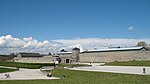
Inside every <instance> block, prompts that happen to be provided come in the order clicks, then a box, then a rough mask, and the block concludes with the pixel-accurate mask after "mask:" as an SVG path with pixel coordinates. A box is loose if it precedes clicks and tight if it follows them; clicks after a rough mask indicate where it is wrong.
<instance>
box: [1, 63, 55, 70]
mask: <svg viewBox="0 0 150 84" xmlns="http://www.w3.org/2000/svg"><path fill="white" fill-rule="evenodd" d="M53 65H54V63H19V62H0V66H9V67H18V68H28V69H39V68H40V67H41V66H53Z"/></svg>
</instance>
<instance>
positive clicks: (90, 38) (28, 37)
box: [0, 0, 150, 54]
mask: <svg viewBox="0 0 150 84" xmlns="http://www.w3.org/2000/svg"><path fill="white" fill-rule="evenodd" d="M149 9H150V1H149V0H0V54H3V53H4V54H7V53H11V52H40V53H48V52H49V51H52V52H56V51H58V50H59V49H61V48H67V49H69V48H72V47H75V46H78V47H82V48H83V49H88V48H91V49H92V48H95V47H96V48H103V47H107V46H135V45H136V44H137V42H138V41H146V42H147V43H150V33H149V31H150V17H149V16H150V10H149Z"/></svg>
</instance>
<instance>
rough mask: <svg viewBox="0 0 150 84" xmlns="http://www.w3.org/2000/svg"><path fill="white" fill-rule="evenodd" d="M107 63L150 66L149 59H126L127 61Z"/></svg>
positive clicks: (110, 63)
mask: <svg viewBox="0 0 150 84" xmlns="http://www.w3.org/2000/svg"><path fill="white" fill-rule="evenodd" d="M105 65H112V66H150V60H148V61H126V62H109V63H106V64H105Z"/></svg>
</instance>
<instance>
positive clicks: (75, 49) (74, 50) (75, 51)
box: [72, 47, 80, 62]
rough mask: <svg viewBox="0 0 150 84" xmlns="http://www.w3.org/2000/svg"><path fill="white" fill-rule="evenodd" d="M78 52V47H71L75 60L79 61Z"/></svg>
mask: <svg viewBox="0 0 150 84" xmlns="http://www.w3.org/2000/svg"><path fill="white" fill-rule="evenodd" d="M79 54H80V49H79V48H77V47H76V48H73V49H72V55H73V57H75V58H76V62H79Z"/></svg>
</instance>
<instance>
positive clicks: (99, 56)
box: [80, 51, 150, 62]
mask: <svg viewBox="0 0 150 84" xmlns="http://www.w3.org/2000/svg"><path fill="white" fill-rule="evenodd" d="M131 60H150V51H114V52H95V53H82V54H80V62H113V61H131Z"/></svg>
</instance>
